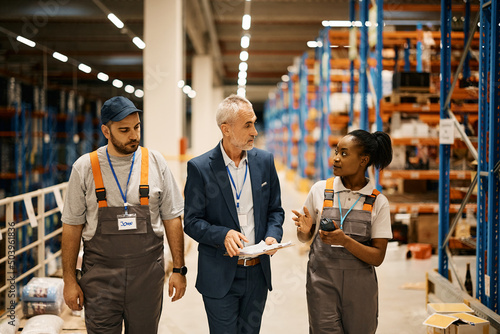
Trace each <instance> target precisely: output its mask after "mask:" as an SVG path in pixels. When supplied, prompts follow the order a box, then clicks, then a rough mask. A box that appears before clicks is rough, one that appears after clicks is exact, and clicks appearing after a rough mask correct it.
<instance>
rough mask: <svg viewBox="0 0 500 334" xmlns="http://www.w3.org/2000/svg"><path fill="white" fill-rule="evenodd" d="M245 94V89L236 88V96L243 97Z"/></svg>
mask: <svg viewBox="0 0 500 334" xmlns="http://www.w3.org/2000/svg"><path fill="white" fill-rule="evenodd" d="M246 93H247V90H246V89H245V87H240V88H238V92H237V93H236V94H238V96H241V97H245V95H246Z"/></svg>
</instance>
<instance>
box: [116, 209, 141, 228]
mask: <svg viewBox="0 0 500 334" xmlns="http://www.w3.org/2000/svg"><path fill="white" fill-rule="evenodd" d="M117 217H118V230H119V231H125V230H136V229H137V222H136V214H135V213H130V214H124V215H118V216H117Z"/></svg>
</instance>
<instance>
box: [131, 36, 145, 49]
mask: <svg viewBox="0 0 500 334" xmlns="http://www.w3.org/2000/svg"><path fill="white" fill-rule="evenodd" d="M132 42H134V44H135V45H136V46H137V47H138V48H139V49H141V50H143V49H144V48H145V47H146V43H144V42H143V41H142V39H140V38H139V37H137V36H136V37H134V38H133V39H132Z"/></svg>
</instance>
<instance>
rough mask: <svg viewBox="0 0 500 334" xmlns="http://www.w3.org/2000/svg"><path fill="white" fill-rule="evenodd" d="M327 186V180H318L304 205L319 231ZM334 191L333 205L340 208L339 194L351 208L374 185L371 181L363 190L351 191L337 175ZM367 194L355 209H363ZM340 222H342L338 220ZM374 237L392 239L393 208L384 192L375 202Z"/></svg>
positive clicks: (373, 213) (373, 214)
mask: <svg viewBox="0 0 500 334" xmlns="http://www.w3.org/2000/svg"><path fill="white" fill-rule="evenodd" d="M325 187H326V180H322V181H318V182H316V183H315V184H314V185H313V186H312V187H311V190H310V191H309V194H308V195H307V198H306V201H305V203H304V206H305V207H306V208H307V209H308V210H309V213H310V214H311V217H312V219H313V222H314V223H315V224H316V230H315V232H314V233H317V232H318V230H319V222H320V220H321V211H322V210H323V201H324V199H325ZM333 191H334V193H335V196H334V199H333V207H334V208H338V207H339V202H338V196H340V203H341V206H342V208H347V210H349V208H350V207H351V206H352V205H353V204H354V203H355V202H356V200H357V199H358V198H359V196H360V195H371V194H372V192H373V186H372V184H371V183H370V182H368V184H367V185H366V186H365V187H364V188H363V189H361V190H356V191H351V190H350V189H347V188H346V187H344V184H343V183H342V180H341V179H340V177H336V178H335V180H334V182H333ZM365 198H366V197H365V196H363V197H361V198H360V200H359V201H358V202H357V203H356V205H355V206H354V207H353V210H362V209H363V204H364V202H365ZM347 210H345V212H344V210H342V214H344V215H345V214H346V212H347ZM300 212H301V214H304V209H303V208H302V209H301V210H300ZM337 223H340V222H337ZM371 238H372V239H377V238H381V239H392V229H391V210H390V208H389V201H388V200H387V197H385V196H384V195H382V194H379V195H378V196H377V199H376V200H375V203H373V210H372V235H371Z"/></svg>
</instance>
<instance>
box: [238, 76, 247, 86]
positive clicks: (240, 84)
mask: <svg viewBox="0 0 500 334" xmlns="http://www.w3.org/2000/svg"><path fill="white" fill-rule="evenodd" d="M246 84H247V79H246V78H239V79H238V86H245V85H246Z"/></svg>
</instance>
